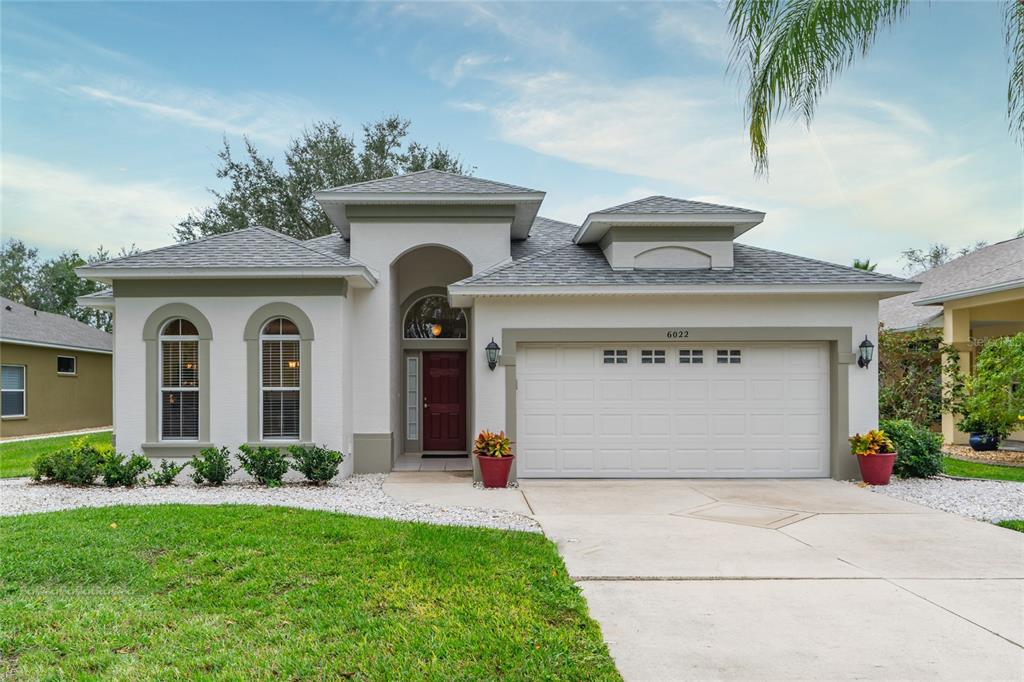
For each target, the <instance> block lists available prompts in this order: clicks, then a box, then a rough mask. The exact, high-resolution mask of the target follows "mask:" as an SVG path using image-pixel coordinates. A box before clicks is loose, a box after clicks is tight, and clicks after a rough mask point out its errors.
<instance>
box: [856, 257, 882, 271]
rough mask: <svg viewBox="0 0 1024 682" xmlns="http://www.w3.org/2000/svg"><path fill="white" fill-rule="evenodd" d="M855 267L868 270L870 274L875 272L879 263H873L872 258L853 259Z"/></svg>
mask: <svg viewBox="0 0 1024 682" xmlns="http://www.w3.org/2000/svg"><path fill="white" fill-rule="evenodd" d="M853 267H855V268H857V269H858V270H867V271H868V272H874V271H875V268H877V267H878V263H872V262H871V259H870V258H865V259H864V260H861V259H860V258H854V259H853Z"/></svg>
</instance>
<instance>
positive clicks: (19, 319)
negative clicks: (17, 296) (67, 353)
mask: <svg viewBox="0 0 1024 682" xmlns="http://www.w3.org/2000/svg"><path fill="white" fill-rule="evenodd" d="M0 340H3V341H8V342H11V343H22V344H27V345H32V346H46V347H52V348H67V349H72V350H90V351H100V352H104V353H110V352H111V351H112V350H113V348H114V337H113V336H111V335H110V334H108V333H107V332H105V331H103V330H102V329H96V328H95V327H90V326H89V325H87V324H85V323H84V322H79V321H78V320H72V319H71V318H70V317H64V316H63V315H55V314H53V313H46V312H43V311H41V310H35V309H34V308H29V307H28V306H26V305H22V304H20V303H15V302H14V301H12V300H10V299H9V298H0Z"/></svg>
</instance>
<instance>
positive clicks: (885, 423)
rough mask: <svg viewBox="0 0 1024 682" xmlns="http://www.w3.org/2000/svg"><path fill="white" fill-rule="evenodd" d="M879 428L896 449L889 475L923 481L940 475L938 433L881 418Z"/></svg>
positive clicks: (903, 421) (939, 439) (900, 420)
mask: <svg viewBox="0 0 1024 682" xmlns="http://www.w3.org/2000/svg"><path fill="white" fill-rule="evenodd" d="M879 426H880V427H881V429H882V430H883V431H885V435H887V436H889V438H890V439H891V440H892V442H893V444H894V445H895V446H896V464H895V465H893V469H892V472H893V473H894V474H896V475H897V476H901V477H903V478H927V477H929V476H935V475H936V474H941V473H942V434H939V433H935V432H933V431H931V430H929V429H927V428H925V427H923V426H917V425H916V424H914V423H913V422H912V421H910V420H909V419H884V420H882V421H881V422H880V423H879Z"/></svg>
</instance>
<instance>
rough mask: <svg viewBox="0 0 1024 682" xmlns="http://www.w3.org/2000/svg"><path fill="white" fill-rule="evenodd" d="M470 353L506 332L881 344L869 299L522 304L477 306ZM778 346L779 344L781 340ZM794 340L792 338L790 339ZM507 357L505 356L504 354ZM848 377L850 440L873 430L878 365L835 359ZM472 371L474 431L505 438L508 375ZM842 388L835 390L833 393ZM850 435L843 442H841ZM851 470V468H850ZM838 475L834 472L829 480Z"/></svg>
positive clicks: (534, 299)
mask: <svg viewBox="0 0 1024 682" xmlns="http://www.w3.org/2000/svg"><path fill="white" fill-rule="evenodd" d="M472 326H473V337H474V338H475V339H476V340H477V341H476V342H475V343H474V344H473V345H474V346H479V345H480V340H481V339H488V340H489V339H490V338H491V337H492V336H493V337H494V338H495V339H498V340H499V342H500V339H501V338H502V332H503V330H505V329H611V328H615V329H622V330H629V329H686V328H702V327H706V328H714V327H771V328H796V327H806V328H823V327H849V328H850V329H851V331H850V338H849V344H850V345H849V348H856V346H857V345H858V344H859V343H860V342H861V340H862V339H863V338H864V336H865V335H867V337H868V338H869V339H870V340H871V342H872V343H874V344H876V345H877V343H878V340H877V329H878V301H877V298H875V297H873V296H795V295H794V296H781V295H780V296H771V297H767V296H731V295H730V296H725V295H721V296H678V297H669V296H602V297H596V296H592V297H588V296H551V297H539V296H524V297H507V298H479V299H477V300H476V303H475V306H474V309H473V316H472ZM784 338H785V337H783V338H782V339H776V340H784ZM794 338H796V337H795V336H794ZM511 350H512V349H507V348H506V349H503V351H504V352H505V353H508V352H509V351H511ZM839 360H840V361H839V363H838V364H837V367H836V370H837V371H838V372H843V373H845V378H846V379H847V382H846V383H847V386H848V389H847V391H846V396H845V397H846V401H845V402H846V405H847V407H846V410H847V412H848V428H849V429H850V433H854V432H858V431H860V432H863V431H865V430H868V429H871V428H874V427H875V426H877V422H878V373H877V363H872V364H871V365H870V366H869V367H868V368H867V369H861V368H860V367H858V366H857V365H856V363H853V362H851V360H852V357H849V356H848V357H846V358H841V359H839ZM470 362H471V363H473V376H474V381H475V384H474V386H473V391H472V395H473V400H474V401H475V403H474V410H473V414H474V422H473V430H474V432H477V431H479V430H481V429H490V430H499V429H506V430H508V428H509V425H508V424H506V415H507V410H506V406H507V400H512V399H514V393H512V394H509V395H507V394H506V381H505V373H506V371H509V370H507V368H506V367H505V366H502V365H500V364H499V366H498V367H497V368H496V369H495V370H494V371H491V370H489V369H488V367H487V362H486V358H485V357H483V354H482V353H475V354H471V355H470ZM839 383H840V382H837V385H838V384H839ZM847 435H849V434H842V437H843V438H844V439H845V437H846V436H847ZM853 466H855V464H854V465H853ZM837 473H840V474H841V473H842V472H836V471H833V475H836V474H837Z"/></svg>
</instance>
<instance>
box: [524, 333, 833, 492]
mask: <svg viewBox="0 0 1024 682" xmlns="http://www.w3.org/2000/svg"><path fill="white" fill-rule="evenodd" d="M828 357H829V353H828V346H827V345H826V344H825V343H736V342H722V343H693V344H686V345H680V344H671V345H663V344H633V343H611V344H601V345H585V344H526V345H523V346H520V348H519V350H518V352H517V360H516V376H517V381H518V386H517V398H516V399H517V401H518V403H517V408H516V415H517V430H516V435H517V439H516V440H517V442H516V449H517V453H518V463H517V471H518V474H519V476H521V477H524V478H530V477H533V478H573V477H578V478H670V477H732V478H742V477H776V478H777V477H817V476H827V475H828V473H829V472H828V459H829V458H828V442H829V419H828V403H829V400H828V394H829V391H828Z"/></svg>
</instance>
